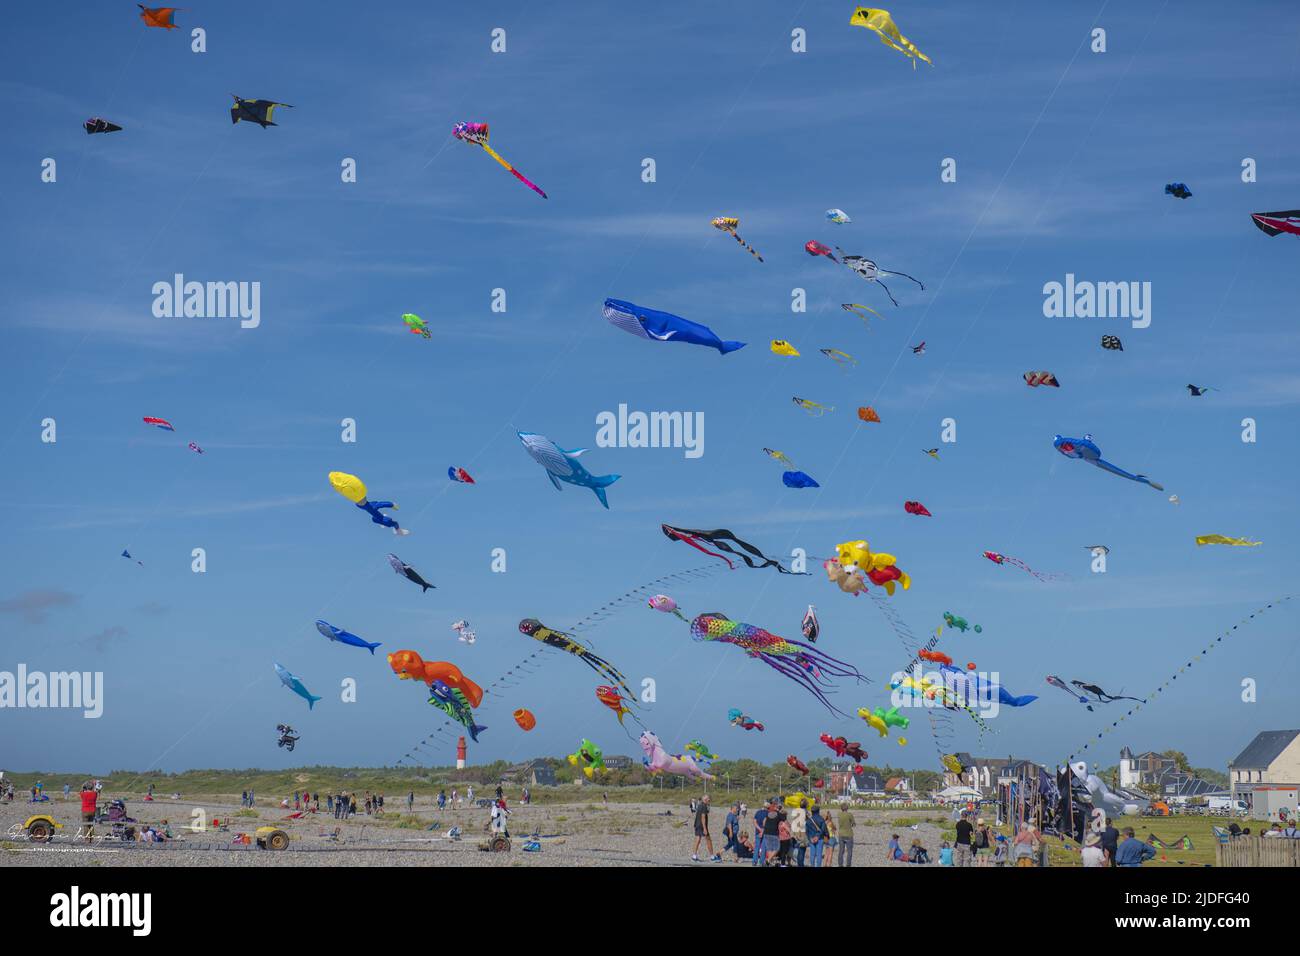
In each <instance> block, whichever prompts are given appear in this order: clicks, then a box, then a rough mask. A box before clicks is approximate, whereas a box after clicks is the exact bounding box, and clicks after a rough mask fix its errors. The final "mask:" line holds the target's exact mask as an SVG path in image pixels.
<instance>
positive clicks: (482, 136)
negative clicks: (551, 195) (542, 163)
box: [451, 123, 546, 199]
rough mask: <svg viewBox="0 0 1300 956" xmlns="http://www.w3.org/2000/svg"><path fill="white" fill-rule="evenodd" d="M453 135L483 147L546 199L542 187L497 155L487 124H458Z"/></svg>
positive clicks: (463, 141) (518, 178)
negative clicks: (490, 141)
mask: <svg viewBox="0 0 1300 956" xmlns="http://www.w3.org/2000/svg"><path fill="white" fill-rule="evenodd" d="M451 135H452V136H455V137H456V138H457V139H458V140H460V141H461V142H462V143H470V144H471V145H474V146H482V147H483V152H485V153H487V154H488V155H489V156H491V157H492V158H493V159H495V160H496V161H497V162H498V163H500V164H501V165H502V166H504V167H505V168H506V171H507V172H509V173H510V175H511V176H513V177H515V179H517V180H519V181H520V182H521V183H523V184H524V185H525V186H527V187H528V188H529V189H531V190H532V191H533V192H535V193H537V195H539V196H541V197H542V198H543V199H545V198H546V193H544V192H542V190H541V187H539V186H538V185H537V184H535V183H534V182H533V181H532V180H530V179H529V178H528V177H526V176H525V175H524V174H523V173H521V172H520V171H519V170H517V169H515V168H514V167H513V166H511V165H510V164H509V163H507V162H506V161H505V160H504V159H502V158H501V157H500V156H499V155H497V152H496V150H494V149H493V148H492V147H491V146H489V145H488V124H487V123H457V124H456V125H455V126H453V127H452V129H451Z"/></svg>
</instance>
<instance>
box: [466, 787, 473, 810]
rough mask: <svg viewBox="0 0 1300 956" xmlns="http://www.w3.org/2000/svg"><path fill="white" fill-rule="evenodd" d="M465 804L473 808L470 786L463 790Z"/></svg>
mask: <svg viewBox="0 0 1300 956" xmlns="http://www.w3.org/2000/svg"><path fill="white" fill-rule="evenodd" d="M465 802H466V803H467V804H469V805H470V806H471V807H472V806H474V787H473V785H472V784H471V785H470V786H468V787H466V788H465Z"/></svg>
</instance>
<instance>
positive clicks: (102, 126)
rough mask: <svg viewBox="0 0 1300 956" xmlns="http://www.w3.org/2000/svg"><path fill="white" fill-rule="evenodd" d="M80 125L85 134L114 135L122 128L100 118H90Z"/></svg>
mask: <svg viewBox="0 0 1300 956" xmlns="http://www.w3.org/2000/svg"><path fill="white" fill-rule="evenodd" d="M81 125H82V126H83V127H84V128H85V130H86V132H87V133H116V132H119V131H120V130H121V129H122V127H120V126H118V125H117V124H116V123H110V122H109V121H108V120H106V119H104V118H103V117H100V116H92V117H91V118H90V119H88V120H86V122H84V123H82V124H81Z"/></svg>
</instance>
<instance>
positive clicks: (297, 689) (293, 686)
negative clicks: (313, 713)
mask: <svg viewBox="0 0 1300 956" xmlns="http://www.w3.org/2000/svg"><path fill="white" fill-rule="evenodd" d="M274 663H275V673H276V674H277V675H278V676H279V678H280V683H282V684H283V685H284V686H285V687H287V688H289V689H290V690H291V691H293V692H294V693H295V694H297V695H298V696H299V697H301V698H302V699H303V700H305V701H307V709H308V710H312V709H313V705H314V704H315V703H316V701H318V700H324V698H322V697H316V696H313V695H312V693H311V691H309V690H308V689H307V688H306V687H304V686H302V681H300V680H298V678H296V677H294V676H293V675H292V674H290V673H289V670H288V668H286V667H285V666H284V665H283V664H281V663H280V662H279V661H275V662H274Z"/></svg>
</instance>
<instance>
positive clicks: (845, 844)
mask: <svg viewBox="0 0 1300 956" xmlns="http://www.w3.org/2000/svg"><path fill="white" fill-rule="evenodd" d="M836 822H837V823H838V824H839V831H840V832H839V836H838V837H837V839H838V840H839V841H840V846H839V857H840V861H839V865H840V866H852V865H853V824H854V822H855V821H854V819H853V813H852V811H850V810H849V808H848V807H840V818H839V820H837V821H836Z"/></svg>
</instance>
